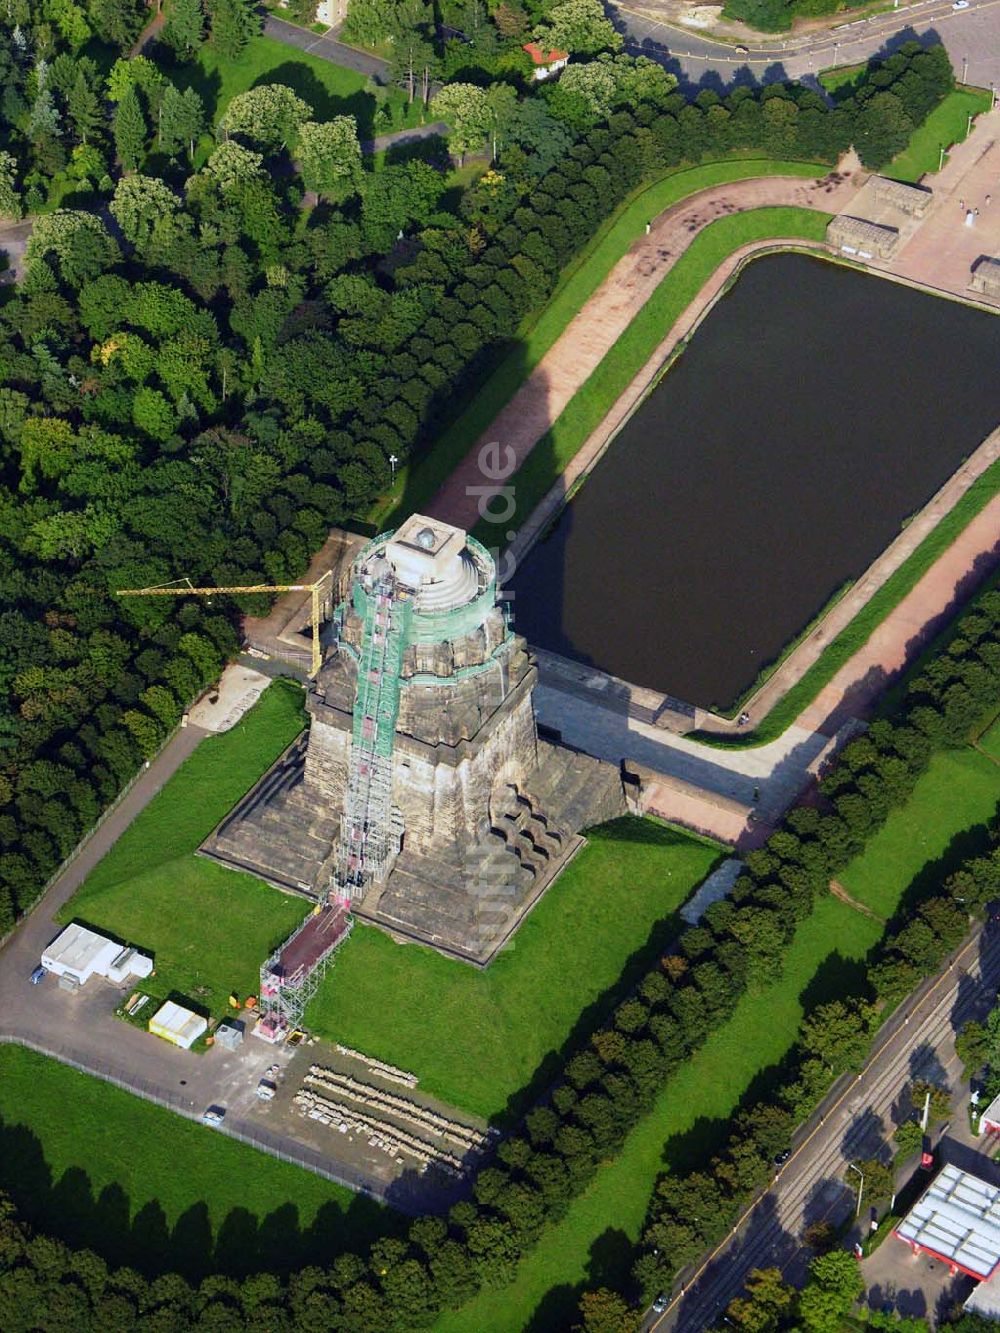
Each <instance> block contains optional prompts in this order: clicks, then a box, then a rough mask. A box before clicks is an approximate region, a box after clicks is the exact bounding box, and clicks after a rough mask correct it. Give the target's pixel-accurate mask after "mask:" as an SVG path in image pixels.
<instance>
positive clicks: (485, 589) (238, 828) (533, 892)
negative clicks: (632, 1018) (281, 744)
mask: <svg viewBox="0 0 1000 1333" xmlns="http://www.w3.org/2000/svg"><path fill="white" fill-rule="evenodd" d="M431 524H433V526H431ZM424 542H426V545H423V543H424ZM393 570H394V571H395V575H394V577H393V582H392V586H393V587H395V588H396V589H397V591H396V592H394V593H393V599H394V600H393V606H397V607H402V608H403V610H404V611H405V615H404V617H403V618H402V619H401V620H400V622H399V623H400V624H405V626H406V628H405V643H403V646H402V650H401V654H400V657H399V658H398V659H397V660H398V662H399V663H400V666H399V671H398V676H396V675H394V676H393V677H392V680H391V681H390V680H388V679H386V681H385V682H383V681H382V680H381V679H380V676H379V673H378V672H377V671H375V670H374V669H373V666H372V664H373V661H374V660H375V658H374V656H373V654H374V652H375V648H377V647H378V644H379V640H378V639H377V635H378V634H379V633H380V632H381V631H379V629H378V624H379V622H378V621H377V619H375V618H373V617H374V616H375V614H376V612H375V608H376V606H377V602H376V601H375V600H373V599H375V598H376V597H377V595H378V591H379V589H384V588H385V587H386V586H389V585H388V583H387V577H388V575H387V571H390V572H391V571H393ZM425 570H426V571H429V572H428V573H426V574H425V573H424V571H425ZM404 579H405V583H404ZM344 591H345V593H346V594H347V596H346V598H345V601H344V602H343V604H342V605H341V607H340V609H339V611H338V639H337V646H336V647H335V648H334V649H333V650H332V651H331V652H330V653H329V654H328V655H327V658H326V661H325V662H324V664H323V666H322V668H321V670H320V671H319V673H318V675H317V677H316V679H315V681H314V682H313V685H312V689H311V690H310V693H309V695H308V697H307V701H306V707H307V710H308V712H309V718H310V725H309V733H308V739H307V741H306V742H305V743H302V742H300V743H297V745H296V746H294V747H292V748H291V749H290V750H289V752H288V753H287V754H286V755H285V756H283V758H282V760H281V761H279V764H277V765H276V766H275V767H274V769H272V770H271V772H269V773H268V774H266V775H265V777H264V778H263V779H262V781H261V783H259V784H258V786H257V788H255V789H254V791H253V792H251V793H250V794H249V795H248V796H247V797H246V798H244V800H243V801H242V802H241V803H240V805H239V806H237V808H236V809H235V810H234V811H233V812H232V813H231V814H230V815H229V816H228V817H227V819H226V820H224V821H223V823H222V824H221V825H220V826H219V828H218V829H217V830H216V831H215V833H214V834H213V835H212V837H211V838H210V839H209V840H208V842H207V843H206V844H205V846H204V848H203V849H202V850H203V851H204V852H205V853H206V854H207V855H211V856H214V857H216V858H217V859H220V860H223V861H225V862H226V863H227V864H230V865H237V866H240V867H242V868H246V869H251V870H253V871H254V872H255V873H257V874H260V875H263V877H264V878H267V879H269V880H271V882H273V883H276V884H278V885H280V886H281V887H283V888H290V889H295V890H298V891H301V892H305V893H308V894H309V895H310V896H312V897H314V898H316V899H317V900H323V899H324V898H326V897H327V896H328V895H329V896H344V895H345V893H346V892H347V889H346V888H345V887H344V886H345V885H349V886H350V888H349V892H350V897H351V899H352V902H351V906H352V910H353V911H355V912H356V913H357V914H358V915H360V916H362V917H363V918H365V919H367V920H370V921H373V922H375V923H376V924H379V925H381V926H383V927H384V928H386V929H388V930H390V931H391V932H393V933H394V934H397V935H399V936H401V937H404V938H407V939H415V940H421V941H423V942H425V943H429V944H431V945H433V946H434V947H436V948H439V949H441V950H442V951H444V952H447V953H449V954H452V955H454V956H457V957H460V958H463V959H466V960H468V961H471V962H474V963H477V964H479V965H484V964H485V963H486V962H488V961H489V959H490V958H491V957H492V956H493V955H494V953H495V952H496V950H497V949H498V948H500V947H501V946H502V944H503V943H504V942H505V940H507V939H508V938H509V937H510V934H511V933H512V931H513V930H514V929H516V926H517V924H518V923H519V921H520V920H521V919H522V918H523V916H524V914H525V913H526V912H527V911H529V910H530V908H531V907H532V906H533V904H534V903H535V902H536V901H537V900H538V898H539V897H540V896H541V894H542V892H544V890H545V888H546V887H547V886H548V885H549V884H550V883H551V882H552V880H553V878H554V877H555V875H556V874H557V873H558V871H559V869H560V868H561V867H562V865H563V864H564V863H565V861H566V860H567V859H568V858H569V857H570V856H572V855H573V853H574V852H575V851H576V849H577V848H578V847H579V846H580V843H581V839H580V837H579V836H578V830H579V829H581V828H582V827H585V826H586V825H588V824H591V823H595V822H599V821H601V820H604V819H608V818H612V817H614V816H615V815H619V814H622V813H624V809H625V803H624V794H623V789H622V783H621V778H620V775H619V773H618V770H617V769H616V768H614V767H613V766H611V765H608V764H603V763H601V762H599V761H598V760H595V759H591V758H589V757H588V756H585V755H577V754H574V753H572V752H570V751H562V750H559V749H557V748H556V747H552V746H544V747H543V746H541V745H540V743H539V741H538V735H537V728H536V724H535V714H534V708H533V706H532V698H531V696H532V690H533V688H534V686H535V683H536V680H537V677H538V672H537V669H536V667H535V664H534V662H533V661H532V659H531V658H530V656H529V654H528V650H527V645H526V643H525V641H524V640H523V639H522V638H520V637H518V636H517V635H515V634H513V633H512V632H511V630H510V627H509V625H508V623H507V621H506V618H505V616H504V614H503V612H502V610H501V608H500V606H499V605H498V604H497V593H496V587H495V571H494V568H493V562H492V559H491V558H490V557H489V555H488V554H487V553H486V552H485V551H484V550H483V549H482V548H481V547H478V546H476V544H475V543H472V542H469V541H468V539H467V538H466V537H465V534H464V533H461V532H460V530H458V529H454V528H450V527H449V526H448V525H446V524H442V523H440V522H438V521H436V520H433V521H428V520H424V519H420V518H419V517H418V516H414V518H413V519H411V520H409V522H408V523H407V524H405V525H404V526H403V528H402V529H400V531H399V532H398V533H396V534H389V535H388V536H386V537H384V538H379V539H377V540H376V541H375V542H373V543H371V544H370V546H369V547H367V548H365V550H364V551H363V552H362V553H361V555H359V556H358V558H357V560H356V562H355V566H354V571H353V577H352V581H351V584H350V586H349V587H348V588H346V589H345V590H344ZM407 603H408V604H407ZM382 623H390V624H392V623H395V622H391V621H390V622H382ZM373 636H376V637H373ZM401 642H402V641H401ZM373 645H374V647H373ZM380 660H383V661H384V659H380ZM385 674H386V676H388V673H387V672H386V673H385ZM359 676H360V678H361V680H362V682H364V683H365V684H366V686H367V685H368V682H369V681H370V680H374V681H376V684H375V685H372V686H368V688H367V692H359V683H358V682H359ZM390 688H391V693H387V691H389V690H390ZM372 691H374V692H375V697H376V699H377V707H376V704H375V703H373V702H372V701H371V698H370V696H371V695H372ZM361 693H364V697H365V699H366V700H367V702H366V704H365V705H364V707H365V708H366V709H367V710H368V712H364V711H363V710H362V704H361V702H360V697H361ZM387 698H388V699H389V701H390V702H391V703H392V705H393V709H392V711H391V712H390V711H387V709H386V699H387ZM356 711H358V716H359V719H368V717H369V713H370V714H371V716H376V715H377V716H378V717H385V716H390V715H391V716H393V717H394V719H395V724H394V729H393V730H392V732H391V733H389V734H390V736H391V741H390V744H389V746H388V747H386V746H385V745H383V747H382V749H383V750H385V751H387V753H388V754H389V758H387V759H386V760H385V761H384V762H385V763H388V764H391V795H390V797H389V799H388V806H386V805H385V804H382V805H378V804H373V803H372V801H371V800H369V801H367V802H366V803H365V804H364V806H363V809H364V811H365V817H366V818H368V817H373V818H374V817H377V818H380V819H382V820H383V827H384V826H385V821H386V820H388V826H389V828H390V831H391V836H390V839H389V841H390V843H391V854H390V855H389V857H388V858H387V860H386V861H385V862H384V869H381V868H380V869H379V870H377V871H373V872H370V873H369V874H368V875H367V876H365V877H364V878H362V879H360V881H353V880H346V881H345V880H344V879H343V878H341V876H342V874H343V866H344V864H345V859H346V858H345V849H347V848H348V846H349V832H350V830H351V829H352V828H355V827H356V826H357V825H358V820H359V818H360V816H359V814H358V812H357V811H356V810H355V812H354V813H353V814H352V813H351V808H352V801H353V802H354V804H355V805H357V790H358V782H359V778H358V771H357V770H358V765H359V763H361V762H363V763H366V764H368V763H370V761H369V760H368V759H366V757H365V749H364V745H365V742H364V741H361V742H360V743H359V742H358V740H357V735H358V732H357V729H356V727H355V712H356ZM356 746H357V747H359V748H358V749H357V751H356V750H355V747H356ZM372 753H373V754H374V753H375V752H374V750H373V751H372ZM362 771H363V772H365V773H367V772H368V769H363V770H362ZM382 771H383V772H388V770H387V769H383V770H382ZM352 783H353V784H354V785H353V786H352ZM385 790H386V787H385V786H384V785H383V787H382V791H383V792H384V791H385ZM352 791H353V792H354V796H353V797H352V794H351V793H352ZM385 799H386V798H385V797H384V796H383V797H382V798H381V800H382V802H385ZM372 811H375V815H374V816H373V815H371V812H372ZM365 827H366V828H367V827H373V825H370V824H365ZM382 864H383V863H381V862H380V863H379V865H380V867H381V865H382Z"/></svg>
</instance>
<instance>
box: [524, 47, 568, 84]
mask: <svg viewBox="0 0 1000 1333" xmlns="http://www.w3.org/2000/svg"><path fill="white" fill-rule="evenodd" d="M521 50H522V51H526V52H527V53H528V55H529V56H530V57H531V63H532V64H533V65H534V67H535V78H536V79H547V78H548V77H549V76H550V75H551V74H556V73H558V71H559V70H561V69H564V68H565V67H566V65H567V64H568V63H569V52H568V51H558V50H556V48H555V47H552V48H551V49H549V50H546V48H545V47H543V46H541V45H540V44H539V43H538V42H526V43H525V44H524V46H522V47H521Z"/></svg>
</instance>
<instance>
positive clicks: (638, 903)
mask: <svg viewBox="0 0 1000 1333" xmlns="http://www.w3.org/2000/svg"><path fill="white" fill-rule="evenodd" d="M589 838H590V841H589V843H588V845H587V846H586V847H585V848H584V849H583V850H582V851H581V852H580V853H579V854H578V855H577V857H576V858H575V859H574V860H573V861H572V862H571V863H570V865H569V866H568V867H567V868H566V870H564V871H563V873H562V875H560V877H559V879H558V880H557V881H556V883H555V884H554V885H553V886H552V887H551V888H550V889H549V890H548V892H547V893H546V895H545V897H544V898H543V899H542V901H541V902H540V903H539V904H538V906H537V907H536V908H535V910H534V911H533V912H532V913H531V915H530V916H529V917H528V919H527V920H526V921H525V922H524V923H523V924H522V926H521V927H520V929H519V930H518V931H517V934H516V935H515V936H514V939H513V941H512V942H511V944H510V946H509V947H508V948H507V949H505V950H504V951H503V952H502V953H501V954H500V956H499V957H498V958H496V959H495V960H494V961H493V962H492V963H491V964H490V966H489V967H488V968H487V969H486V971H485V972H478V971H476V970H475V969H474V968H471V967H469V965H468V964H467V963H460V962H456V961H454V960H453V959H449V958H444V957H442V956H441V955H440V954H437V953H434V952H433V951H432V950H430V949H424V948H419V947H415V946H413V945H402V944H395V943H394V942H393V941H392V940H390V939H389V938H388V936H386V935H384V934H383V933H382V932H381V931H380V930H376V929H375V928H373V927H359V928H357V929H356V930H355V931H354V933H353V934H352V936H351V939H350V941H349V942H348V944H347V945H346V946H345V947H344V948H343V949H342V950H341V952H340V954H339V955H338V957H337V962H336V966H335V967H333V968H331V969H330V971H329V972H328V973H327V976H326V978H325V980H324V981H323V983H322V985H321V988H320V990H319V992H318V994H317V996H316V999H315V1000H314V1002H313V1004H312V1005H311V1007H310V1009H309V1011H308V1013H307V1015H306V1021H307V1022H308V1024H309V1026H310V1028H311V1029H312V1030H313V1031H315V1032H317V1033H320V1034H322V1035H324V1036H328V1037H330V1038H332V1039H335V1040H337V1041H341V1042H345V1043H346V1044H347V1045H348V1046H354V1047H356V1048H358V1049H361V1050H363V1051H366V1052H367V1053H368V1054H370V1055H376V1056H378V1057H379V1058H381V1059H383V1060H389V1061H390V1062H391V1063H393V1064H395V1065H399V1066H401V1067H402V1068H404V1069H412V1070H413V1071H414V1072H415V1073H417V1074H419V1075H420V1082H421V1087H423V1088H426V1089H427V1091H428V1092H433V1093H435V1094H436V1095H438V1096H439V1097H442V1098H444V1099H445V1100H446V1101H449V1102H452V1103H454V1104H455V1105H457V1106H462V1107H465V1108H466V1109H467V1110H469V1111H473V1112H475V1113H477V1114H479V1115H483V1116H487V1117H490V1116H492V1117H499V1118H501V1119H502V1118H503V1117H504V1113H505V1112H508V1111H510V1110H516V1109H517V1108H518V1107H519V1106H520V1105H521V1104H522V1103H523V1101H524V1096H523V1095H522V1096H518V1094H525V1093H526V1091H527V1090H529V1089H533V1088H537V1087H544V1086H546V1085H547V1084H548V1083H549V1082H550V1081H551V1078H552V1077H554V1075H555V1072H556V1071H557V1069H558V1064H559V1061H558V1060H557V1058H556V1057H557V1053H558V1052H559V1051H560V1049H561V1048H562V1047H564V1046H565V1045H566V1044H567V1043H569V1044H571V1045H576V1044H577V1042H578V1041H581V1040H583V1039H584V1037H585V1034H586V1033H587V1032H589V1031H590V1030H592V1029H593V1028H594V1027H596V1026H597V1024H598V1023H599V1022H600V1020H601V1017H602V1016H603V1014H604V1013H605V1012H607V1010H608V1009H609V1008H610V1006H611V1005H612V1003H613V1002H614V1000H613V997H612V996H611V995H610V994H609V991H611V990H615V991H621V990H627V989H628V988H629V987H630V986H631V984H632V983H633V981H634V979H635V978H636V977H638V976H639V975H641V973H642V972H643V971H645V970H646V969H647V968H648V967H649V966H650V965H651V964H652V962H653V960H654V959H655V958H656V957H657V956H658V955H659V953H660V952H661V951H662V949H663V947H664V946H665V944H666V943H667V942H668V941H669V940H670V939H671V938H673V937H674V936H675V935H676V933H677V930H678V927H679V922H678V920H677V917H676V915H675V913H676V911H677V909H678V908H679V907H680V906H681V904H682V903H683V902H684V901H685V900H686V899H687V898H688V897H689V896H690V894H691V891H692V890H693V889H694V887H695V886H696V885H697V884H699V883H700V882H701V880H702V879H704V877H705V875H706V874H707V873H708V871H709V870H710V868H711V867H712V865H713V863H714V862H715V861H717V860H718V858H719V856H720V850H721V849H720V848H719V847H718V846H717V845H715V844H713V843H709V842H707V841H703V840H702V839H700V838H696V837H693V836H691V835H689V834H686V833H682V832H681V831H680V830H678V829H674V828H670V827H667V826H665V825H662V824H658V823H655V822H653V821H651V820H640V819H632V818H626V819H619V820H615V821H614V822H613V823H610V824H605V825H603V826H601V827H600V828H598V829H595V830H594V831H593V832H592V833H591V834H590V835H589ZM619 982H621V985H620V986H619V985H618V983H619Z"/></svg>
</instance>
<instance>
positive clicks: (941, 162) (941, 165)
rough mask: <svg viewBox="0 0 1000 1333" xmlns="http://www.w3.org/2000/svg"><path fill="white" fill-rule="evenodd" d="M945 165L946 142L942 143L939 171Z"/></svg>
mask: <svg viewBox="0 0 1000 1333" xmlns="http://www.w3.org/2000/svg"><path fill="white" fill-rule="evenodd" d="M943 166H944V144H942V145H941V155H940V157H939V158H938V171H940V170H941V168H942V167H943Z"/></svg>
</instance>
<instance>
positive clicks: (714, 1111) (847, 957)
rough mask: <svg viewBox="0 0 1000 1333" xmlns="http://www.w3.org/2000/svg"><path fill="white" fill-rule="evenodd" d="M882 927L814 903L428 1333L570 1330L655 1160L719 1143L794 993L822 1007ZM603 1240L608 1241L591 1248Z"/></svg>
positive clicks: (624, 1263) (630, 1229)
mask: <svg viewBox="0 0 1000 1333" xmlns="http://www.w3.org/2000/svg"><path fill="white" fill-rule="evenodd" d="M881 930H882V927H881V926H880V925H879V924H878V922H876V921H873V920H872V919H871V918H870V917H863V916H861V915H860V914H859V913H858V912H856V911H853V910H852V909H851V908H849V907H847V906H846V905H845V904H843V903H841V902H838V901H837V900H836V899H833V898H822V899H820V900H819V901H818V902H817V904H816V908H815V910H814V911H813V913H812V915H811V916H810V917H809V918H808V919H807V920H806V921H804V922H803V923H802V924H801V925H800V927H799V929H798V930H797V931H796V934H795V938H794V940H793V941H792V944H791V947H790V948H789V950H788V952H787V954H786V956H785V964H784V969H783V971H782V974H781V977H780V979H779V980H778V981H776V982H775V983H774V984H773V985H771V986H768V987H767V988H766V989H765V990H763V991H759V992H757V993H756V994H752V995H749V994H748V995H744V996H743V998H742V999H741V1000H740V1003H739V1004H738V1005H737V1007H736V1011H735V1013H734V1014H733V1016H732V1018H731V1019H730V1021H729V1022H728V1023H727V1024H726V1025H725V1026H724V1027H723V1028H721V1029H719V1030H718V1031H717V1032H715V1033H714V1034H713V1035H712V1036H711V1037H710V1038H709V1040H708V1041H707V1042H706V1043H705V1045H704V1046H703V1047H702V1049H701V1050H700V1051H699V1052H698V1054H697V1055H696V1056H695V1057H694V1058H693V1059H692V1060H690V1061H688V1062H687V1063H686V1064H685V1065H684V1066H683V1067H682V1068H681V1069H680V1070H679V1071H678V1072H677V1073H676V1074H675V1075H674V1076H673V1077H672V1078H671V1079H669V1080H668V1082H667V1083H666V1084H665V1086H664V1088H663V1090H662V1092H661V1093H660V1095H659V1097H658V1098H657V1099H656V1101H655V1102H654V1104H653V1106H652V1108H651V1110H650V1111H649V1114H648V1115H646V1116H645V1117H644V1118H643V1120H642V1121H641V1122H640V1123H639V1124H638V1125H637V1126H636V1128H635V1129H634V1130H633V1131H632V1133H631V1134H630V1135H629V1136H628V1138H627V1139H626V1140H625V1143H624V1146H623V1147H622V1150H621V1152H619V1153H618V1154H617V1155H616V1156H615V1157H614V1158H613V1159H611V1160H610V1161H609V1162H608V1163H607V1164H606V1165H605V1166H602V1167H601V1168H600V1170H599V1171H598V1174H597V1175H596V1176H595V1178H594V1180H593V1181H592V1182H591V1184H590V1186H589V1187H588V1188H587V1189H586V1190H585V1191H584V1193H583V1194H581V1195H579V1196H578V1197H577V1198H575V1199H574V1200H573V1202H572V1203H571V1204H570V1206H569V1208H568V1210H567V1212H566V1215H565V1216H564V1217H563V1219H562V1220H561V1221H560V1222H559V1223H558V1224H557V1225H555V1226H554V1227H551V1228H549V1229H547V1230H546V1231H545V1232H544V1233H543V1235H542V1238H541V1241H540V1242H539V1244H538V1245H537V1246H536V1247H535V1248H534V1249H533V1250H532V1251H531V1252H530V1253H529V1254H528V1255H527V1256H526V1257H525V1258H524V1259H523V1260H522V1261H521V1263H520V1264H518V1267H517V1275H516V1277H515V1280H514V1282H513V1283H511V1284H510V1285H508V1286H505V1287H500V1288H495V1289H483V1290H482V1291H481V1292H480V1293H479V1295H478V1296H476V1297H475V1298H473V1300H472V1301H470V1302H469V1303H468V1304H466V1305H464V1306H463V1307H462V1308H461V1309H459V1310H456V1311H448V1312H447V1313H446V1314H444V1315H443V1316H442V1317H441V1318H440V1319H439V1320H438V1321H437V1323H436V1324H435V1325H434V1327H435V1329H436V1330H437V1333H466V1330H468V1329H472V1328H474V1329H476V1330H477V1333H509V1330H511V1329H515V1328H539V1329H541V1328H568V1327H570V1325H571V1324H572V1323H573V1316H574V1315H575V1314H576V1303H577V1300H578V1298H579V1293H580V1289H581V1287H582V1286H583V1285H592V1280H593V1267H592V1265H593V1262H594V1252H595V1247H596V1249H597V1250H599V1251H601V1254H602V1259H601V1285H607V1286H610V1287H612V1288H619V1289H620V1288H621V1287H622V1286H625V1285H627V1283H628V1276H629V1268H630V1265H631V1262H632V1255H631V1252H630V1246H631V1244H634V1243H635V1242H636V1241H637V1240H638V1237H639V1234H640V1232H641V1230H642V1225H643V1221H644V1219H645V1216H646V1210H647V1208H648V1205H649V1198H650V1194H651V1193H652V1189H653V1184H654V1182H655V1180H656V1178H657V1176H658V1175H659V1174H660V1172H661V1171H662V1170H663V1168H664V1165H665V1164H667V1163H670V1164H671V1165H672V1166H675V1167H676V1168H677V1169H679V1170H684V1169H687V1168H688V1167H689V1166H690V1165H692V1162H691V1161H690V1154H691V1153H692V1152H693V1153H695V1154H696V1155H697V1156H698V1157H700V1156H701V1153H702V1152H703V1151H705V1150H706V1149H710V1148H712V1147H713V1146H714V1145H715V1144H717V1143H721V1141H722V1140H723V1139H724V1138H725V1135H726V1131H727V1124H726V1123H725V1122H727V1121H728V1119H729V1117H730V1116H731V1115H732V1114H733V1112H734V1110H735V1109H736V1107H737V1105H738V1104H739V1101H740V1098H741V1097H742V1096H743V1095H744V1094H745V1092H746V1089H747V1087H748V1086H749V1084H750V1083H751V1082H752V1081H753V1080H754V1078H755V1077H756V1076H757V1075H758V1074H759V1073H760V1072H761V1070H765V1069H769V1068H771V1067H772V1066H774V1065H776V1064H777V1063H778V1062H779V1061H780V1060H781V1059H782V1057H783V1056H784V1055H785V1054H786V1053H787V1051H788V1050H789V1049H790V1047H791V1046H792V1045H793V1044H794V1042H795V1038H796V1035H797V1032H798V1027H799V1023H800V1022H801V1019H802V1014H803V1005H802V994H803V992H805V991H807V988H810V989H813V988H818V987H821V988H822V993H821V1000H822V1001H823V1002H825V1001H827V1000H830V999H835V998H837V997H838V995H839V994H840V990H839V985H840V979H841V978H843V977H847V978H849V980H848V981H847V983H846V984H847V986H848V988H849V987H850V985H851V983H852V982H855V981H856V978H857V975H858V971H859V968H858V960H861V959H862V958H863V957H864V956H865V954H866V953H867V952H868V950H869V949H870V948H871V946H872V945H873V944H874V943H875V941H876V940H877V939H878V937H879V935H880V934H881ZM692 1131H693V1133H692ZM682 1136H683V1141H680V1140H681V1139H682ZM664 1143H666V1145H667V1146H666V1151H664ZM602 1238H606V1239H608V1240H609V1241H610V1242H611V1243H609V1244H606V1245H605V1244H602ZM626 1238H627V1241H628V1242H629V1244H626V1243H625V1240H626ZM588 1279H589V1281H588Z"/></svg>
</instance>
